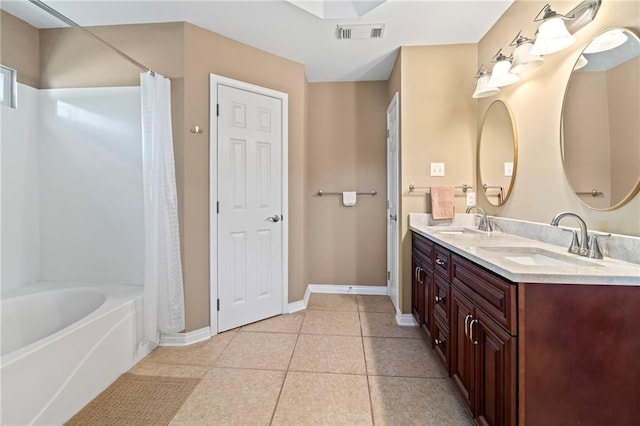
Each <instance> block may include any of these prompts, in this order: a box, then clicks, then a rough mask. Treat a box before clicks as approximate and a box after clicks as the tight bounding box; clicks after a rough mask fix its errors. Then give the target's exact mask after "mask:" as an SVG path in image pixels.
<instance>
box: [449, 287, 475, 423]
mask: <svg viewBox="0 0 640 426" xmlns="http://www.w3.org/2000/svg"><path fill="white" fill-rule="evenodd" d="M451 296H452V297H451V330H450V334H451V337H450V339H449V342H450V345H451V349H450V350H451V354H450V356H451V379H452V380H453V384H454V386H455V387H456V389H457V390H458V393H459V394H460V397H461V398H462V400H463V401H464V403H465V404H467V407H468V408H469V409H470V410H471V412H472V413H473V412H474V406H473V399H472V392H473V386H474V383H473V369H472V362H473V346H474V345H473V344H472V342H471V340H470V339H469V336H468V325H469V323H470V321H471V320H473V318H474V313H475V312H474V307H473V304H472V303H471V301H470V300H469V299H467V298H466V297H465V296H464V295H463V294H462V293H461V292H460V291H459V290H458V289H457V288H456V287H455V286H453V288H452V291H451Z"/></svg>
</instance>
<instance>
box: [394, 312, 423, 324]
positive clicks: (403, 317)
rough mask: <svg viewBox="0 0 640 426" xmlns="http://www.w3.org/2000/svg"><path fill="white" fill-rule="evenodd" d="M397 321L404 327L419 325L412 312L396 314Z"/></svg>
mask: <svg viewBox="0 0 640 426" xmlns="http://www.w3.org/2000/svg"><path fill="white" fill-rule="evenodd" d="M396 323H397V324H398V325H399V326H402V327H415V326H417V325H418V323H417V322H416V320H415V318H414V317H413V315H411V314H401V313H399V312H398V313H397V314H396Z"/></svg>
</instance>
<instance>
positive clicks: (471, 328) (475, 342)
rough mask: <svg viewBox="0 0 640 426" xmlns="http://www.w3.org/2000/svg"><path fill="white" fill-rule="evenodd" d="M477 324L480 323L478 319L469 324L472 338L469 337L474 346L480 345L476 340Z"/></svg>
mask: <svg viewBox="0 0 640 426" xmlns="http://www.w3.org/2000/svg"><path fill="white" fill-rule="evenodd" d="M477 323H478V320H477V319H474V320H472V321H471V322H470V323H469V330H470V331H469V333H470V334H471V336H470V337H469V339H471V341H472V342H473V344H474V345H477V344H478V340H476V339H475V337H474V332H473V326H474V325H475V324H477Z"/></svg>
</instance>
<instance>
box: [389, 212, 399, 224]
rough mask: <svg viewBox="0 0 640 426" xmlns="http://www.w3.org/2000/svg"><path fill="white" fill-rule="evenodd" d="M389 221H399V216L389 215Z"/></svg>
mask: <svg viewBox="0 0 640 426" xmlns="http://www.w3.org/2000/svg"><path fill="white" fill-rule="evenodd" d="M389 219H391V220H393V221H394V222H397V221H398V215H397V214H390V215H389Z"/></svg>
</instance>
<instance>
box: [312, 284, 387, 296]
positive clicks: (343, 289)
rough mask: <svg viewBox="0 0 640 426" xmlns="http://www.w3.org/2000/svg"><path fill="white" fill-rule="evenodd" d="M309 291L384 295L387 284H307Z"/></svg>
mask: <svg viewBox="0 0 640 426" xmlns="http://www.w3.org/2000/svg"><path fill="white" fill-rule="evenodd" d="M307 291H308V292H309V293H333V294H371V295H379V296H386V295H387V286H382V285H380V286H377V285H336V284H309V287H307Z"/></svg>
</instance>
